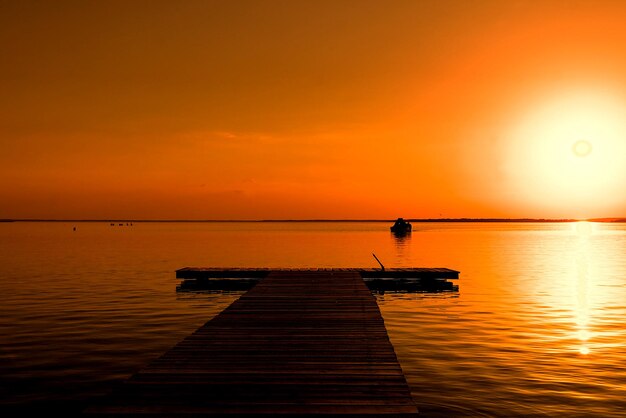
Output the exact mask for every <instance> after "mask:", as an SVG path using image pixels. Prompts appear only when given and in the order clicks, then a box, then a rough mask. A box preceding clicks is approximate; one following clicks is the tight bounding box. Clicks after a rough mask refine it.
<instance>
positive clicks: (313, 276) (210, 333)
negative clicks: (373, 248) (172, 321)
mask: <svg viewBox="0 0 626 418" xmlns="http://www.w3.org/2000/svg"><path fill="white" fill-rule="evenodd" d="M220 271H223V270H220ZM252 271H254V272H258V271H259V270H252ZM86 412H87V414H88V415H97V416H121V415H124V416H136V415H141V416H154V417H168V416H224V417H233V416H250V417H253V416H258V415H282V416H286V415H289V416H293V415H296V416H311V415H325V416H339V415H341V416H353V417H356V416H368V417H371V416H407V417H408V416H414V415H416V414H417V407H416V406H415V403H414V402H413V399H412V398H411V394H410V390H409V387H408V385H407V383H406V379H405V377H404V375H403V373H402V369H401V368H400V365H399V364H398V361H397V358H396V355H395V352H394V350H393V346H392V345H391V343H390V341H389V337H388V336H387V332H386V329H385V325H384V321H383V318H382V316H381V315H380V311H379V309H378V306H377V304H376V301H375V299H374V297H373V296H372V294H371V292H370V291H369V289H368V288H367V286H365V284H364V282H363V280H362V278H361V273H360V272H359V271H356V270H350V271H345V270H341V271H338V270H330V269H323V270H319V271H312V270H299V271H293V270H284V271H271V272H268V274H267V277H266V278H265V279H263V280H262V281H261V282H260V283H259V284H258V285H256V287H254V288H253V289H252V290H250V291H248V292H247V293H246V294H245V295H243V296H242V297H241V298H239V299H238V300H237V301H235V302H233V303H232V304H231V305H230V306H229V307H227V308H226V309H225V310H224V311H223V312H222V313H220V314H219V315H218V316H216V317H215V318H213V319H212V320H211V321H209V322H207V323H206V324H205V325H204V326H202V327H201V328H199V329H198V330H197V331H196V332H194V333H193V334H192V335H190V336H189V337H187V338H186V339H185V340H183V341H182V342H180V343H179V344H178V345H176V346H175V347H174V348H172V349H171V350H170V351H168V352H167V353H165V354H164V355H163V356H161V357H160V358H159V359H157V360H156V361H154V362H152V363H151V364H150V365H148V366H147V367H146V368H144V369H143V370H141V371H139V372H138V373H136V374H135V375H133V376H132V377H131V378H130V379H129V380H128V381H127V382H125V383H124V384H123V385H121V386H120V387H119V388H117V389H116V390H114V392H113V393H112V394H111V395H110V396H108V397H106V398H104V399H102V400H101V401H100V402H98V403H97V404H94V405H93V406H91V407H90V408H88V410H87V411H86Z"/></svg>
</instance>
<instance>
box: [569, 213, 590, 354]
mask: <svg viewBox="0 0 626 418" xmlns="http://www.w3.org/2000/svg"><path fill="white" fill-rule="evenodd" d="M574 230H575V232H576V234H577V236H578V241H577V248H576V252H575V257H576V279H577V280H576V286H575V292H574V296H575V302H574V304H573V309H574V310H575V312H574V315H575V322H576V328H577V332H576V339H577V340H578V352H579V353H580V354H582V355H587V354H589V353H590V352H591V350H590V348H589V340H590V339H591V332H590V330H589V328H590V322H591V308H590V293H591V292H590V290H591V283H590V282H591V280H592V276H591V275H590V274H589V255H590V249H589V240H590V237H591V235H592V233H593V225H592V224H591V223H590V222H584V221H582V222H576V223H575V224H574Z"/></svg>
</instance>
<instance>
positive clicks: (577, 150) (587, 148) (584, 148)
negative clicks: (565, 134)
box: [572, 139, 593, 157]
mask: <svg viewBox="0 0 626 418" xmlns="http://www.w3.org/2000/svg"><path fill="white" fill-rule="evenodd" d="M592 149H593V147H592V146H591V143H590V142H589V141H587V140H584V139H581V140H578V141H576V142H574V145H573V146H572V151H574V154H575V155H576V156H577V157H586V156H588V155H589V154H591V150H592Z"/></svg>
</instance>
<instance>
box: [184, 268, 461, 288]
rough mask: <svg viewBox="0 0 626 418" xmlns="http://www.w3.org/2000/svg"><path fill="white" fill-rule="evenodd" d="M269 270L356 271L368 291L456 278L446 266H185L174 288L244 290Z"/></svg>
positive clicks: (447, 284) (428, 285) (423, 285)
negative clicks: (288, 267)
mask: <svg viewBox="0 0 626 418" xmlns="http://www.w3.org/2000/svg"><path fill="white" fill-rule="evenodd" d="M272 272H292V273H310V272H318V273H357V274H358V275H359V276H361V278H362V279H363V280H364V281H365V283H366V284H367V286H368V287H369V288H370V290H376V291H400V292H402V291H405V292H440V291H456V290H458V286H456V285H454V284H453V283H451V282H449V281H448V280H456V279H458V278H459V272H458V271H456V270H451V269H448V268H415V267H413V268H390V269H385V270H382V269H373V268H320V269H310V268H299V269H271V268H215V267H185V268H182V269H179V270H176V277H177V278H178V279H182V282H181V284H180V286H179V287H178V290H248V289H250V288H252V287H253V286H254V285H255V284H256V283H257V282H258V281H259V280H261V279H264V278H265V277H267V276H268V275H269V274H270V273H272Z"/></svg>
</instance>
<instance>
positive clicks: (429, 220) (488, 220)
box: [0, 218, 626, 223]
mask: <svg viewBox="0 0 626 418" xmlns="http://www.w3.org/2000/svg"><path fill="white" fill-rule="evenodd" d="M406 220H407V221H409V222H415V223H435V222H441V223H447V222H450V223H453V222H456V223H459V222H466V223H563V222H579V221H588V222H626V218H590V219H542V218H537V219H535V218H406ZM393 221H395V219H224V220H216V219H195V220H190V219H0V222H77V223H78V222H105V223H127V222H143V223H229V222H241V223H243V222H249V223H263V222H268V223H269V222H276V223H288V222H291V223H322V222H337V223H339V222H344V223H348V222H351V223H358V222H385V223H389V222H393Z"/></svg>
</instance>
